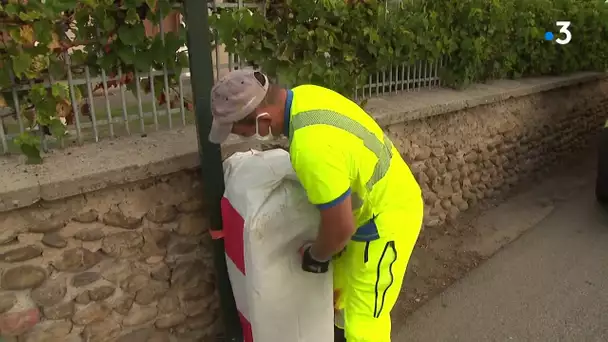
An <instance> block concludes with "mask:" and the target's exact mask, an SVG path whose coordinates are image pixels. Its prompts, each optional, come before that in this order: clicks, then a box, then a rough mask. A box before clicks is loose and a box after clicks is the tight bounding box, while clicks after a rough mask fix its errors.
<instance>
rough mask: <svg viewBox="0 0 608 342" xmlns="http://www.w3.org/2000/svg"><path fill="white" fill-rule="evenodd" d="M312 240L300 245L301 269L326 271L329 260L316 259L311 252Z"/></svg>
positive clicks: (311, 271)
mask: <svg viewBox="0 0 608 342" xmlns="http://www.w3.org/2000/svg"><path fill="white" fill-rule="evenodd" d="M312 245H313V243H312V242H307V243H305V244H304V245H303V246H302V247H300V255H301V256H302V270H304V271H306V272H310V273H326V272H327V271H329V262H330V260H331V259H330V260H325V261H322V260H318V259H317V258H315V256H314V255H313V253H312Z"/></svg>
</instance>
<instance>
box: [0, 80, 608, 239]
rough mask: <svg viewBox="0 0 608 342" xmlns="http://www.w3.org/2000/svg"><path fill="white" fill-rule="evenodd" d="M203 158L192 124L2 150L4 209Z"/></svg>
mask: <svg viewBox="0 0 608 342" xmlns="http://www.w3.org/2000/svg"><path fill="white" fill-rule="evenodd" d="M604 78H608V74H605V73H591V72H586V73H577V74H573V75H569V76H561V77H542V78H526V79H521V80H500V81H494V82H490V83H487V84H476V85H473V86H471V87H469V88H467V89H465V90H461V91H456V90H451V89H422V90H420V91H414V92H408V93H401V94H395V95H391V96H384V97H379V98H373V99H370V100H369V101H368V103H367V106H366V110H367V111H368V112H370V113H371V114H372V115H373V116H374V117H375V118H376V119H377V121H378V122H379V124H380V125H381V126H382V127H388V126H390V125H394V124H397V123H401V122H405V121H409V120H416V119H423V118H426V117H431V116H435V115H441V114H444V113H449V112H454V111H459V110H463V109H467V108H471V107H475V106H480V105H487V104H491V103H495V102H499V101H504V100H507V99H510V98H516V97H522V96H527V95H532V94H535V93H539V92H545V91H549V90H552V89H557V88H562V87H567V86H572V85H576V84H581V83H586V82H591V81H595V80H600V79H604ZM255 147H256V145H252V144H247V143H243V142H240V141H239V140H237V139H231V140H230V141H229V142H228V143H226V144H225V145H224V146H222V154H223V155H224V156H226V155H230V154H231V153H233V152H235V151H243V150H247V149H249V148H255ZM199 164H200V161H199V156H198V144H197V134H196V129H195V127H192V126H189V127H183V128H180V129H174V130H171V131H163V132H155V133H149V134H147V135H146V136H145V137H141V136H131V137H122V138H119V139H114V140H104V141H101V142H100V143H96V144H88V145H84V146H79V147H71V148H66V149H64V150H54V151H52V152H50V153H49V154H48V155H47V156H46V158H45V161H44V163H43V164H41V165H25V164H24V161H23V158H22V157H21V156H10V157H4V156H3V157H0V175H1V176H0V212H5V211H11V210H15V209H18V208H23V207H27V206H30V205H32V204H35V203H38V202H40V201H53V200H59V199H62V198H67V197H71V196H75V195H81V194H86V193H89V192H92V191H96V190H99V189H103V188H107V187H111V186H118V185H122V184H127V183H132V182H136V181H139V180H143V179H148V178H151V177H155V176H163V175H168V174H171V173H174V172H178V171H180V170H184V169H193V168H196V167H198V166H199ZM0 228H1V227H0Z"/></svg>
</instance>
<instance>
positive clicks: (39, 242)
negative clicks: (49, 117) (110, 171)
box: [0, 171, 221, 342]
mask: <svg viewBox="0 0 608 342" xmlns="http://www.w3.org/2000/svg"><path fill="white" fill-rule="evenodd" d="M197 179H198V175H196V174H194V173H192V172H185V171H184V172H180V173H178V174H174V175H171V176H168V177H165V178H162V179H154V180H149V181H147V182H141V183H137V184H134V185H133V184H132V185H130V186H127V187H120V188H107V189H104V190H101V191H97V192H94V193H89V194H87V195H83V196H76V197H72V198H69V199H67V200H61V201H56V202H42V203H40V205H36V206H35V207H30V208H25V209H20V210H17V211H12V212H7V213H2V214H0V227H1V230H0V270H1V271H2V274H1V276H0V333H1V334H0V335H2V338H3V339H4V341H6V342H8V341H19V342H21V341H26V342H42V341H49V342H50V341H68V342H71V341H90V342H103V341H121V342H122V341H125V342H144V341H155V342H161V341H162V342H164V341H167V342H168V341H205V340H208V339H212V338H213V337H215V335H216V334H217V333H218V332H219V331H220V330H221V323H220V322H219V312H218V310H219V305H218V300H217V293H216V289H215V285H214V284H215V280H214V272H213V263H212V255H211V246H210V237H209V234H206V233H207V230H208V228H209V227H208V225H209V224H208V222H207V218H206V216H205V213H204V205H203V202H202V199H201V193H202V191H201V189H200V184H199V183H198V182H197Z"/></svg>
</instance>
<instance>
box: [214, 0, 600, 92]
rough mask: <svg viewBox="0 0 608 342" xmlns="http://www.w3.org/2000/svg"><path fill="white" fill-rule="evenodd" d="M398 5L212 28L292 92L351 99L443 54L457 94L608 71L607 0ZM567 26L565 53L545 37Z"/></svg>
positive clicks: (280, 9)
mask: <svg viewBox="0 0 608 342" xmlns="http://www.w3.org/2000/svg"><path fill="white" fill-rule="evenodd" d="M390 3H391V2H384V1H377V0H366V1H357V2H354V3H351V2H350V1H346V2H343V1H329V0H327V1H317V2H312V3H311V2H310V1H305V0H290V1H288V2H286V3H283V2H279V3H274V2H273V3H272V4H271V5H270V7H269V8H267V9H265V11H264V12H261V11H251V10H249V9H234V10H227V9H222V10H221V11H218V12H216V13H214V14H213V15H212V16H211V24H212V27H213V28H214V29H215V31H216V33H217V38H218V41H219V43H222V44H224V45H225V47H226V50H227V51H229V52H231V53H234V54H237V55H239V56H240V57H241V58H243V59H245V60H247V61H248V62H250V63H252V64H255V65H258V66H260V67H261V68H262V69H263V70H265V71H266V72H267V73H269V74H270V75H271V76H275V77H278V79H279V81H280V82H281V83H283V84H284V85H288V86H289V85H295V84H303V83H316V84H319V85H323V86H326V87H330V88H332V89H334V90H337V91H339V92H341V93H343V94H344V95H347V96H351V95H352V94H353V89H354V88H355V86H356V85H361V84H362V83H363V82H365V81H366V80H367V78H368V75H370V74H373V73H375V72H377V71H382V70H388V69H389V68H390V66H391V65H399V64H401V63H406V64H413V63H415V62H418V61H422V62H426V61H429V62H436V61H437V60H438V59H439V58H440V57H442V56H445V57H447V64H445V65H444V66H443V68H442V70H440V74H441V77H442V80H443V81H444V83H443V84H445V85H448V86H453V87H463V86H466V85H468V84H471V83H473V82H483V81H485V80H488V79H496V78H504V77H512V78H513V77H521V76H527V75H548V74H555V73H565V72H573V71H579V70H600V71H604V70H605V69H606V67H607V63H608V45H607V44H597V42H603V41H606V40H607V39H608V24H606V23H608V6H606V5H605V4H604V3H603V1H597V0H559V1H549V0H538V1H529V0H446V1H433V0H416V1H407V2H404V3H403V4H400V5H391V4H390ZM560 18H562V19H563V18H567V19H568V20H571V21H572V27H573V35H574V37H573V40H572V41H571V42H570V43H569V44H568V45H564V46H560V45H556V44H553V43H550V42H546V41H544V40H543V37H542V35H543V33H544V32H545V31H546V30H548V29H552V28H553V27H554V26H555V21H556V20H558V19H560ZM563 20H566V19H563ZM588 37H594V38H593V39H589V38H588ZM216 43H217V42H216Z"/></svg>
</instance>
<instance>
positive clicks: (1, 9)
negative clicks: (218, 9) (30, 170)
mask: <svg viewBox="0 0 608 342" xmlns="http://www.w3.org/2000/svg"><path fill="white" fill-rule="evenodd" d="M176 2H178V0H84V1H83V0H46V1H44V2H41V1H8V2H2V4H0V93H1V94H3V97H2V99H3V101H2V107H7V106H9V107H12V109H13V110H14V111H17V110H20V111H21V112H22V113H18V114H19V115H25V114H24V108H28V111H29V112H28V113H29V114H28V115H27V117H25V116H24V118H26V119H28V120H30V119H31V120H32V121H31V122H29V125H30V127H33V126H36V125H38V126H40V127H44V129H45V130H46V131H47V134H48V133H49V132H50V134H51V135H52V136H54V137H55V138H57V139H59V140H61V139H62V138H63V137H64V135H65V132H66V127H65V125H64V124H63V123H62V120H60V119H67V118H68V117H71V116H73V115H74V109H73V108H74V107H80V106H81V105H82V103H81V101H82V94H81V93H80V89H79V86H75V87H73V88H74V91H75V94H70V92H69V89H68V86H67V85H66V84H65V83H61V82H58V80H63V79H65V78H66V76H67V72H68V67H70V68H71V71H72V74H73V75H74V76H73V77H75V78H79V77H84V74H83V73H84V68H83V67H84V66H88V68H89V73H90V76H91V77H95V76H98V75H99V74H100V72H101V70H105V72H106V75H109V77H114V76H115V75H117V74H119V73H120V72H122V74H123V75H130V76H129V77H123V79H121V80H110V81H108V85H109V84H114V85H118V84H121V85H122V84H124V85H126V86H127V88H128V89H134V88H135V87H134V82H135V78H134V77H133V74H134V72H135V71H140V72H141V73H148V72H149V71H151V70H152V69H155V70H161V69H163V67H166V68H167V69H169V70H174V71H175V72H176V73H180V72H181V69H182V68H184V67H187V64H188V59H187V56H186V53H185V52H179V50H180V48H181V47H182V46H184V45H185V32H184V30H181V32H178V33H173V32H169V33H164V34H163V35H161V34H150V32H147V31H146V26H144V21H145V20H148V21H149V22H150V23H152V24H158V23H159V22H160V20H161V19H163V18H165V17H166V16H167V15H168V14H170V13H176V12H174V11H175V10H174V6H173V5H174V4H175V3H176ZM165 29H166V30H167V28H165ZM74 48H75V49H74ZM68 59H69V61H68ZM176 82H177V78H176V77H171V78H169V88H170V89H173V88H174V87H175V85H176V84H177V83H176ZM24 84H29V85H32V84H34V85H33V86H32V87H31V89H30V90H24V89H19V90H18V91H17V94H18V97H19V103H20V108H14V103H13V102H12V94H11V92H12V87H13V86H15V85H16V86H20V85H24ZM49 84H50V85H51V86H50V87H49ZM144 89H145V88H144ZM155 90H156V91H155V93H156V96H157V98H158V99H159V101H161V99H164V98H169V97H170V96H169V94H167V95H166V96H165V95H164V87H159V88H158V89H155ZM163 96H164V97H163ZM171 96H172V95H171ZM73 99H75V101H76V102H77V103H72V100H73ZM5 102H9V103H5ZM14 143H15V144H16V145H17V146H19V148H20V149H21V150H22V152H23V153H24V154H25V155H26V156H27V157H28V160H29V161H30V162H39V161H41V157H40V137H38V136H35V135H33V134H32V133H29V132H25V133H23V134H21V135H20V136H19V137H17V138H16V139H15V141H14Z"/></svg>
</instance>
